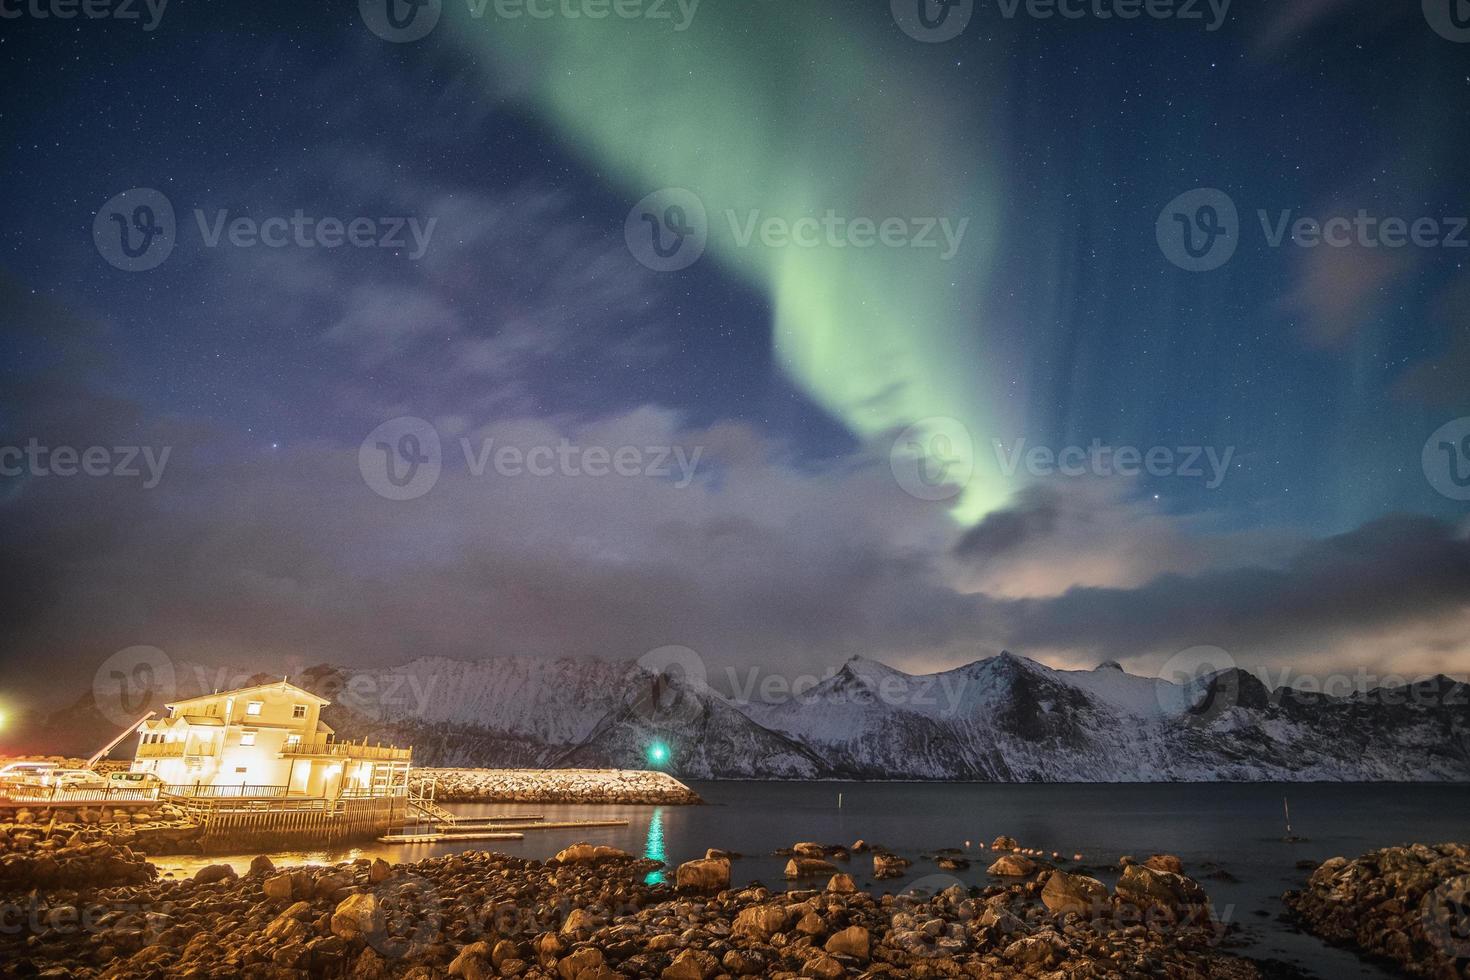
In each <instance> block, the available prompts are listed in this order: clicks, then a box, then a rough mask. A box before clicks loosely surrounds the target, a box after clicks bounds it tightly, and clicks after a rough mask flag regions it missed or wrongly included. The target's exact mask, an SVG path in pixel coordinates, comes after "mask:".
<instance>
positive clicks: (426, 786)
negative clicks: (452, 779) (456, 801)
mask: <svg viewBox="0 0 1470 980" xmlns="http://www.w3.org/2000/svg"><path fill="white" fill-rule="evenodd" d="M438 788H439V782H438V780H429V781H427V782H419V783H409V784H408V812H409V814H410V815H411V816H414V817H417V818H420V819H421V820H426V821H428V822H429V823H431V824H434V825H436V826H442V827H444V828H447V829H450V830H452V829H454V824H455V820H456V819H457V818H456V817H455V815H454V814H452V813H450V812H449V811H448V810H446V809H444V808H443V807H442V806H440V805H439V804H438V803H435V802H434V793H435V792H436V791H437V790H438Z"/></svg>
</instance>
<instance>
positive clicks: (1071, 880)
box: [1041, 871, 1108, 915]
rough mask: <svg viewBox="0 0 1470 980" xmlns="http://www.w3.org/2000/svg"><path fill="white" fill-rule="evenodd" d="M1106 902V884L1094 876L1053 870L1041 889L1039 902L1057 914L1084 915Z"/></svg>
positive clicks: (1099, 907) (1096, 909)
mask: <svg viewBox="0 0 1470 980" xmlns="http://www.w3.org/2000/svg"><path fill="white" fill-rule="evenodd" d="M1107 903H1108V886H1107V885H1104V884H1103V883H1102V882H1100V881H1098V880H1097V879H1096V878H1089V877H1087V876H1086V875H1072V874H1068V873H1067V872H1065V871H1053V872H1052V873H1051V876H1050V877H1049V878H1047V879H1046V886H1045V887H1044V888H1042V889H1041V904H1043V905H1045V906H1046V907H1047V908H1048V909H1049V910H1051V911H1052V912H1055V913H1057V914H1058V915H1061V914H1065V913H1067V912H1078V913H1081V914H1083V915H1086V914H1088V913H1090V912H1095V911H1098V910H1100V909H1102V908H1104V907H1105V906H1106V905H1107Z"/></svg>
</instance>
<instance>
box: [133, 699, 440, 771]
mask: <svg viewBox="0 0 1470 980" xmlns="http://www.w3.org/2000/svg"><path fill="white" fill-rule="evenodd" d="M330 703H331V702H330V701H328V700H327V699H326V698H323V697H318V696H317V695H315V694H312V693H311V692H310V691H306V690H303V689H302V688H299V687H297V686H296V685H295V684H290V683H287V682H286V681H284V680H282V681H277V682H276V683H273V684H260V685H257V686H255V687H245V688H241V689H239V690H237V691H223V692H220V693H217V694H207V695H204V696H202V697H197V698H189V699H187V700H184V701H176V702H173V703H172V704H168V705H165V707H166V708H167V710H168V716H167V717H165V718H154V719H149V720H148V721H145V722H143V723H142V724H141V725H139V726H138V735H139V739H138V751H137V755H136V756H135V757H134V759H133V764H132V769H133V771H134V772H151V773H154V774H156V775H157V776H158V777H159V778H160V779H162V780H163V782H164V783H165V784H167V785H168V786H169V787H175V788H177V789H175V791H176V792H187V790H184V789H183V788H184V787H188V788H190V789H193V788H195V787H219V788H220V790H218V791H216V792H220V791H229V789H230V788H231V787H240V789H239V790H238V791H237V792H238V793H239V795H243V796H272V795H288V796H310V797H327V798H336V797H340V796H386V795H389V794H390V793H392V792H396V791H401V789H402V787H403V785H404V782H405V780H406V778H407V774H408V768H409V762H410V756H411V753H412V750H411V749H401V748H396V747H394V746H385V745H367V744H366V743H357V742H339V741H337V740H336V738H335V735H334V733H333V731H332V729H331V728H330V727H329V726H328V725H326V724H325V723H324V722H323V721H322V720H321V710H322V708H323V707H325V706H326V705H328V704H330Z"/></svg>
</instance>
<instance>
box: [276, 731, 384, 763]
mask: <svg viewBox="0 0 1470 980" xmlns="http://www.w3.org/2000/svg"><path fill="white" fill-rule="evenodd" d="M281 755H283V756H326V757H329V758H334V759H365V760H368V761H370V762H408V761H409V760H410V759H411V758H412V757H413V749H400V748H398V747H397V746H393V745H367V744H364V743H362V742H338V741H336V740H334V739H331V738H326V737H322V738H309V739H303V740H301V741H300V742H297V743H296V744H295V745H283V746H281Z"/></svg>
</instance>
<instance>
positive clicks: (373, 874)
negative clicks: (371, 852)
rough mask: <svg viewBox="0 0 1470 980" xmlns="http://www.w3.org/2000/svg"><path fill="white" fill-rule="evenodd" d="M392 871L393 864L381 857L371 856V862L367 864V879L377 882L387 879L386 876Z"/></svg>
mask: <svg viewBox="0 0 1470 980" xmlns="http://www.w3.org/2000/svg"><path fill="white" fill-rule="evenodd" d="M392 873H393V865H391V864H389V863H388V862H387V861H384V860H383V859H382V858H373V863H372V864H371V865H369V866H368V881H370V882H372V883H373V884H375V885H376V884H379V883H381V882H384V881H387V880H388V876H389V875H391V874H392Z"/></svg>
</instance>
